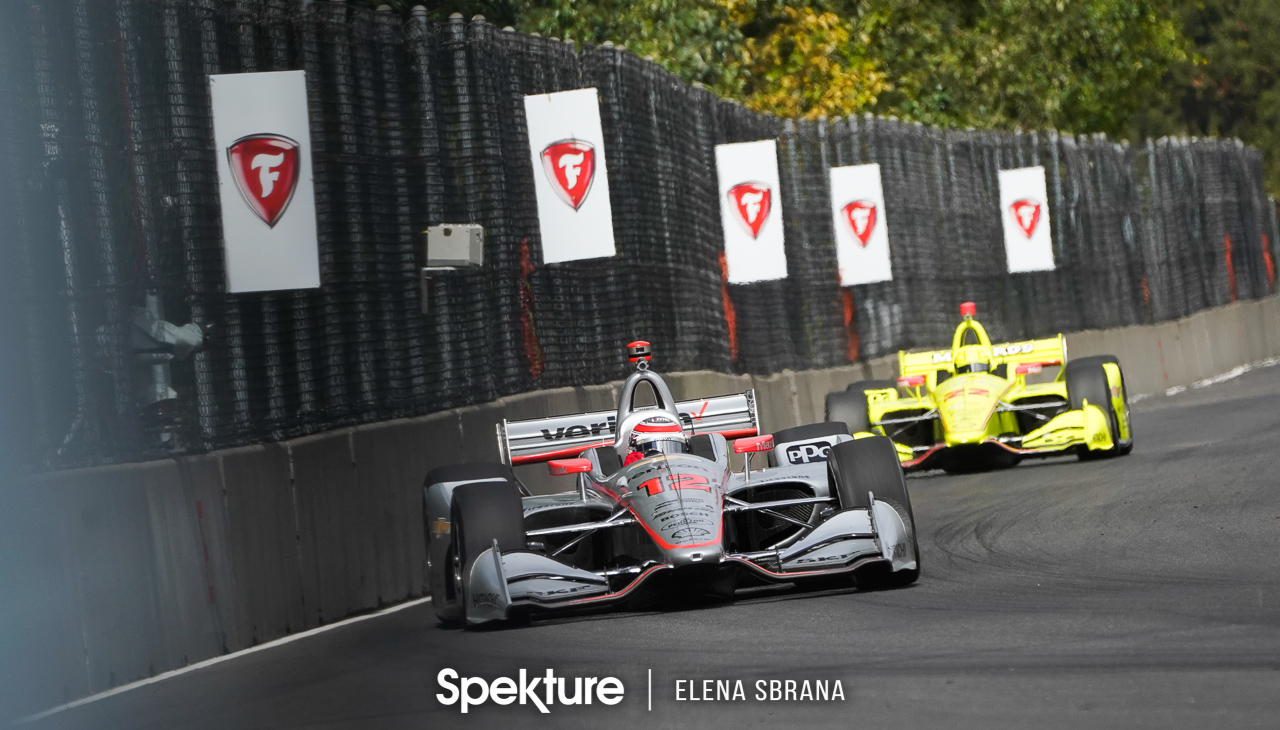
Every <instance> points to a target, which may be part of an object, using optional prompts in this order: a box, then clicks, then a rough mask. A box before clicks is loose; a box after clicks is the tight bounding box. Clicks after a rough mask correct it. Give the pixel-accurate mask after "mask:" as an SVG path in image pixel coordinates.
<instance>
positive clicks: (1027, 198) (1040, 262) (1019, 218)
mask: <svg viewBox="0 0 1280 730" xmlns="http://www.w3.org/2000/svg"><path fill="white" fill-rule="evenodd" d="M1048 198H1049V196H1048V195H1047V194H1046V186H1045V178H1044V168H1043V167H1023V168H1019V169H1017V170H1001V171H1000V217H1001V222H1002V224H1003V226H1004V252H1005V259H1006V261H1007V262H1008V269H1009V273H1011V274H1016V273H1020V272H1025V271H1053V269H1054V260H1053V235H1052V228H1051V227H1050V222H1049V206H1047V205H1045V202H1044V201H1046V200H1048Z"/></svg>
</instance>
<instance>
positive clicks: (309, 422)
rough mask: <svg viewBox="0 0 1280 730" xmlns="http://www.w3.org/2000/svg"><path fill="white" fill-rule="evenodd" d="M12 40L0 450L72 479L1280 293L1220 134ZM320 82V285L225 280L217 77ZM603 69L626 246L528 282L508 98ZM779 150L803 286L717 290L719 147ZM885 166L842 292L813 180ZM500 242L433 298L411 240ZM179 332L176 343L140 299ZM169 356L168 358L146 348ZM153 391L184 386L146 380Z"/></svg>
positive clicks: (1244, 159) (176, 25) (210, 31)
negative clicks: (843, 112)
mask: <svg viewBox="0 0 1280 730" xmlns="http://www.w3.org/2000/svg"><path fill="white" fill-rule="evenodd" d="M16 7H17V8H18V10H17V11H11V12H10V14H9V16H8V18H7V22H6V23H5V24H4V26H3V27H0V166H3V169H4V170H5V171H6V173H7V174H6V175H5V176H3V177H4V178H5V179H4V180H3V182H2V183H0V184H3V185H4V186H5V187H4V188H3V190H2V191H0V193H3V194H0V215H3V223H4V228H3V230H2V231H0V239H2V240H3V249H2V251H3V266H0V277H3V280H2V281H0V285H2V288H3V291H0V297H3V298H4V308H5V312H6V315H7V316H6V317H5V318H4V320H5V321H4V323H3V327H2V328H0V336H2V337H3V338H4V342H3V348H2V349H3V350H4V356H3V359H2V360H0V365H2V366H3V367H4V371H3V373H0V374H2V375H3V376H4V378H5V383H6V392H7V395H6V398H5V400H4V402H3V403H0V406H3V407H4V409H5V412H6V415H7V417H8V419H9V420H8V423H9V429H10V431H9V433H7V434H6V436H5V438H4V439H3V441H4V442H5V447H4V448H5V449H7V451H8V455H9V456H10V457H13V458H16V459H19V460H20V461H22V462H23V463H25V464H26V465H27V466H28V467H33V468H51V467H53V468H57V467H67V466H75V465H84V464H100V463H110V462H119V461H129V460H136V459H140V458H152V457H157V456H164V455H171V454H175V453H184V452H191V451H201V450H208V449H215V448H222V447H228V446H235V445H243V444H250V443H256V442H261V441H265V440H274V439H282V438H287V437H292V436H298V435H302V434H306V433H312V432H315V431H319V430H323V429H329V428H334V427H339V426H344V425H350V424H354V423H360V422H368V421H375V420H382V419H388V418H397V417H404V416H413V415H420V414H425V413H430V412H434V411H439V410H442V409H447V408H451V407H457V406H461V405H465V404H471V403H478V402H484V401H488V400H492V399H494V398H496V397H500V396H503V395H508V394H513V393H518V392H524V391H528V390H531V389H536V388H550V387H560V386H571V385H583V384H588V383H599V382H603V381H607V380H610V379H615V378H619V377H621V376H623V375H624V374H625V372H626V370H627V364H626V361H625V358H624V356H623V351H622V344H624V343H626V342H628V341H630V340H632V339H639V338H644V339H649V340H652V341H653V342H654V343H655V352H656V357H655V363H654V364H655V367H656V368H658V369H659V370H664V371H675V370H699V369H709V370H718V371H725V372H750V373H771V372H777V371H779V370H783V369H787V368H792V369H801V368H821V367H829V366H833V365H839V364H844V363H848V362H850V361H853V360H857V359H859V358H869V357H875V356H879V355H883V354H887V353H891V352H893V351H895V350H897V349H899V348H915V347H932V346H937V345H939V344H942V343H945V342H946V341H947V340H948V338H949V336H950V333H951V331H952V328H953V327H954V324H955V318H956V314H955V313H956V307H957V305H958V304H959V303H960V302H961V301H966V300H973V301H976V302H977V303H978V307H979V313H980V316H981V317H982V319H983V322H984V324H986V325H987V327H988V329H989V330H990V331H991V332H992V335H993V336H994V337H998V338H1010V339H1012V338H1024V337H1033V336H1045V335H1049V334H1052V333H1055V332H1058V331H1072V330H1080V329H1087V328H1096V327H1114V326H1120V325H1128V324H1142V323H1147V322H1155V321H1162V320H1168V319H1172V318H1177V317H1182V316H1185V315H1187V314H1190V313H1193V312H1196V311H1198V310H1201V309H1204V308H1207V307H1213V306H1217V305H1221V304H1225V303H1228V302H1231V301H1234V300H1236V299H1253V298H1258V297H1262V296H1265V295H1267V294H1269V293H1272V292H1274V290H1275V273H1276V272H1275V258H1276V248H1275V247H1276V239H1277V235H1276V222H1275V211H1274V207H1273V204H1272V203H1271V202H1269V201H1268V200H1267V199H1266V197H1265V194H1264V191H1263V188H1262V160H1261V156H1260V154H1259V153H1258V152H1257V151H1256V150H1253V149H1251V148H1247V147H1244V146H1242V145H1241V144H1239V143H1238V142H1228V141H1218V140H1187V139H1166V140H1160V141H1158V142H1157V141H1151V142H1147V143H1145V144H1142V145H1138V146H1130V145H1128V144H1125V143H1116V142H1114V141H1111V140H1108V139H1106V138H1104V137H1100V136H1094V137H1073V136H1068V135H1058V134H1055V133H1052V132H1050V133H1047V134H1045V133H1031V134H1022V133H1002V132H990V131H974V130H965V131H962V130H944V129H937V128H932V127H926V126H921V125H919V124H910V123H904V122H900V121H897V120H894V119H883V118H873V117H870V116H855V117H849V118H845V119H833V120H819V121H792V120H782V119H778V118H775V117H772V116H768V115H764V114H759V113H756V112H753V111H751V110H748V109H746V108H744V107H743V106H741V105H739V104H736V103H734V102H731V101H726V100H722V99H719V98H716V97H715V96H713V95H712V94H710V93H709V92H707V91H706V90H704V89H701V88H697V87H691V86H689V85H687V84H685V83H683V82H681V81H679V80H678V79H677V78H675V77H674V76H672V75H670V74H669V73H667V72H665V71H664V70H662V69H661V68H660V67H659V66H657V65H656V64H654V63H652V62H650V61H646V60H642V59H639V58H636V57H635V56H633V55H631V54H629V53H626V52H623V51H621V50H619V49H616V48H613V47H610V46H607V45H606V46H604V47H579V46H576V45H574V44H573V43H570V42H566V41H560V40H556V39H549V38H540V37H536V36H527V35H521V34H517V33H514V32H511V31H509V30H500V29H498V28H495V27H494V26H492V25H490V24H487V23H485V22H483V20H479V19H477V20H472V21H464V20H452V21H447V22H434V21H429V20H427V19H426V18H425V17H413V18H411V19H410V20H408V21H403V20H402V19H401V18H399V17H397V16H394V15H392V14H391V13H377V12H374V11H369V10H366V9H363V8H355V7H349V6H348V5H346V4H345V3H340V2H314V3H298V2H295V1H294V0H37V1H32V0H28V1H26V2H23V3H21V4H19V5H17V6H16ZM291 69H303V70H305V71H306V72H307V86H308V103H309V111H310V119H311V141H312V145H313V152H312V157H313V164H314V169H315V193H316V202H317V216H318V231H319V248H320V255H321V278H322V281H323V282H324V285H323V286H322V287H321V288H320V289H318V290H306V291H294V292H272V293H261V294H240V295H235V296H232V295H228V294H226V293H225V291H224V284H223V282H224V270H223V258H222V256H223V254H222V241H221V229H220V224H219V214H220V211H219V199H218V189H217V179H216V164H215V162H216V154H217V150H215V149H214V145H213V134H212V122H211V117H210V100H209V87H208V75H209V74H219V73H238V72H251V71H272V70H291ZM585 86H594V87H596V88H598V89H599V92H600V99H601V117H602V122H603V127H604V133H605V137H606V148H607V154H608V160H609V186H610V189H611V191H612V194H613V206H612V207H613V210H614V227H615V234H616V239H617V244H618V250H619V254H618V256H617V257H615V258H612V259H607V260H596V261H582V262H572V263H564V264H556V265H551V266H542V265H540V264H539V262H540V261H541V251H540V246H541V243H540V240H539V234H538V226H537V216H536V211H537V207H536V201H535V199H534V185H533V177H532V176H533V175H534V174H535V172H534V170H533V167H532V166H531V165H530V163H529V152H528V149H527V138H526V132H525V121H524V108H523V102H522V99H523V96H524V95H526V94H535V93H546V92H553V91H562V90H569V89H576V88H581V87H585ZM764 138H777V139H778V141H779V148H778V150H779V152H778V154H779V167H780V174H781V182H782V190H781V195H782V197H783V208H784V211H785V214H786V218H785V220H784V225H785V233H786V250H787V259H788V268H789V271H790V277H789V278H788V279H786V280H783V281H775V282H764V283H758V284H750V285H727V284H726V283H725V279H724V268H723V261H722V258H721V250H722V243H721V241H722V236H721V230H720V212H719V201H718V199H717V192H716V191H717V186H716V172H715V163H714V159H715V158H714V146H715V145H716V144H721V143H727V142H744V141H752V140H757V139H764ZM867 162H877V163H879V164H880V165H881V170H882V178H883V181H884V187H885V194H886V201H887V202H886V208H887V210H886V218H887V222H888V225H889V227H890V231H891V234H890V235H891V246H892V251H893V254H892V255H893V271H894V279H893V281H891V282H885V283H881V284H872V285H866V286H857V287H853V288H852V289H842V288H841V287H840V285H839V281H838V279H837V274H836V264H835V248H834V231H833V229H832V222H831V217H830V200H829V192H828V185H827V170H828V168H830V167H832V166H838V165H850V164H860V163H867ZM1029 165H1043V166H1044V167H1045V168H1046V172H1047V176H1048V185H1049V195H1050V198H1051V200H1050V201H1049V205H1050V214H1051V218H1052V222H1053V237H1054V254H1055V258H1056V260H1057V265H1058V268H1057V270H1056V271H1053V272H1047V273H1033V274H1018V275H1009V274H1006V273H1005V266H1004V253H1003V237H1002V232H1001V228H1000V214H999V201H998V186H997V172H998V171H999V170H1001V169H1007V168H1014V167H1024V166H1029ZM443 222H455V223H457V222H475V223H480V224H483V225H484V227H485V231H486V239H487V244H486V245H487V251H486V265H485V267H484V268H483V269H482V270H477V271H459V272H456V273H454V274H450V275H447V276H444V277H441V278H439V279H437V280H436V282H435V284H434V285H433V287H432V288H431V290H430V294H429V296H430V301H429V302H428V303H427V304H428V311H429V314H426V315H424V314H422V313H421V312H422V303H421V302H420V301H419V296H420V294H419V288H418V278H417V265H418V264H417V262H416V259H415V240H416V238H417V234H418V232H420V231H422V230H423V229H425V228H426V227H427V226H429V225H433V224H437V223H443ZM142 312H147V313H150V314H151V315H152V316H154V317H156V318H158V319H163V320H165V321H169V322H173V323H176V324H180V325H181V324H187V323H190V322H194V323H196V324H199V325H200V326H201V327H202V328H203V329H204V331H205V333H206V337H205V346H204V347H203V348H202V349H200V350H199V351H198V352H196V353H195V354H193V355H191V356H190V357H189V358H186V359H182V360H171V358H170V354H169V353H165V352H161V351H157V350H156V349H155V348H150V349H149V348H148V347H146V343H141V344H140V342H139V340H138V333H137V329H138V328H137V325H136V324H135V320H136V319H137V318H138V317H139V316H140V313H142ZM161 349H163V348H161ZM158 380H160V381H164V382H163V383H160V385H165V386H167V387H172V390H173V392H174V393H175V394H176V397H173V398H167V399H164V398H161V399H156V398H152V397H140V395H139V393H140V392H141V391H146V392H149V393H154V392H155V391H156V388H157V383H158Z"/></svg>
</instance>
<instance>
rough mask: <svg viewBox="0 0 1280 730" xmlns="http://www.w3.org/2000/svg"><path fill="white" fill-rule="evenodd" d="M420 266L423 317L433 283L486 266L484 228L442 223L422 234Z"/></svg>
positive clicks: (477, 225) (427, 307)
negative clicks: (442, 278) (439, 279)
mask: <svg viewBox="0 0 1280 730" xmlns="http://www.w3.org/2000/svg"><path fill="white" fill-rule="evenodd" d="M421 241H422V242H421V245H420V248H419V266H420V273H421V278H420V282H421V288H422V313H423V314H426V313H427V312H428V310H429V308H430V306H429V302H430V301H431V282H432V281H433V280H435V279H438V278H441V277H448V276H453V275H456V274H458V273H460V272H465V271H475V270H477V269H479V268H480V267H481V266H483V265H484V226H482V225H480V224H478V223H441V224H440V225H436V226H431V227H430V228H428V229H427V230H425V231H423V232H422V239H421Z"/></svg>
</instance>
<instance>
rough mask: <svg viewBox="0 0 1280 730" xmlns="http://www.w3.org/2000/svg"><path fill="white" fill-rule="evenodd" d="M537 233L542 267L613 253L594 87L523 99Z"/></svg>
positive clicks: (605, 176)
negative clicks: (539, 237)
mask: <svg viewBox="0 0 1280 730" xmlns="http://www.w3.org/2000/svg"><path fill="white" fill-rule="evenodd" d="M524 112H525V118H526V119H527V120H528V124H529V152H530V154H531V156H532V159H533V179H534V189H535V190H536V191H537V196H538V226H539V230H540V231H541V232H542V263H544V264H554V263H557V262H560V261H577V260H579V259H598V258H605V257H608V256H613V255H614V254H615V253H617V250H616V249H615V248H614V243H613V210H612V208H610V206H609V175H608V168H606V167H605V161H604V132H603V131H602V130H601V128H600V101H599V99H598V97H597V96H596V90H595V89H577V90H575V91H561V92H559V93H555V94H537V95H534V96H526V97H525V98H524Z"/></svg>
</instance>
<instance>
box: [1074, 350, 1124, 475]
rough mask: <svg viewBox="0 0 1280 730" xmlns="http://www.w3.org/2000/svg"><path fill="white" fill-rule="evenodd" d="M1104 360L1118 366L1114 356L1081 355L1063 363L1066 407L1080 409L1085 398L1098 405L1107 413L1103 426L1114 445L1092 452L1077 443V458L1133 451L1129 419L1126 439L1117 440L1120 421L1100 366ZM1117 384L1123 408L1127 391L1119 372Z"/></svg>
mask: <svg viewBox="0 0 1280 730" xmlns="http://www.w3.org/2000/svg"><path fill="white" fill-rule="evenodd" d="M1107 363H1112V364H1115V365H1116V366H1117V367H1119V365H1120V361H1119V360H1118V359H1116V356H1115V355H1095V356H1093V357H1082V358H1079V359H1076V360H1071V361H1069V362H1068V363H1067V367H1066V374H1065V378H1064V379H1065V380H1066V383H1067V401H1068V406H1067V407H1068V408H1070V409H1071V410H1073V411H1074V410H1079V409H1081V408H1084V402H1085V401H1086V400H1088V401H1089V404H1090V405H1095V406H1097V407H1099V408H1101V409H1102V412H1103V413H1105V414H1106V416H1107V428H1108V429H1110V431H1111V441H1112V443H1113V444H1115V445H1114V446H1113V447H1112V448H1110V449H1107V450H1105V451H1092V450H1090V449H1089V447H1087V446H1081V447H1080V449H1079V452H1078V454H1079V457H1080V460H1081V461H1089V460H1092V459H1106V458H1110V457H1113V456H1123V455H1125V454H1127V453H1129V452H1130V451H1132V450H1133V438H1132V436H1133V426H1132V420H1131V421H1130V433H1129V435H1130V438H1129V441H1128V442H1127V443H1121V442H1120V422H1119V419H1118V418H1117V416H1116V410H1115V407H1114V406H1113V405H1112V404H1111V387H1110V385H1108V383H1107V371H1106V370H1104V369H1103V367H1102V366H1103V365H1104V364H1107ZM1120 387H1121V394H1122V396H1123V397H1124V399H1125V409H1126V411H1127V409H1128V407H1129V406H1128V399H1129V398H1128V395H1129V394H1128V392H1127V391H1125V390H1124V374H1123V373H1121V375H1120Z"/></svg>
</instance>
